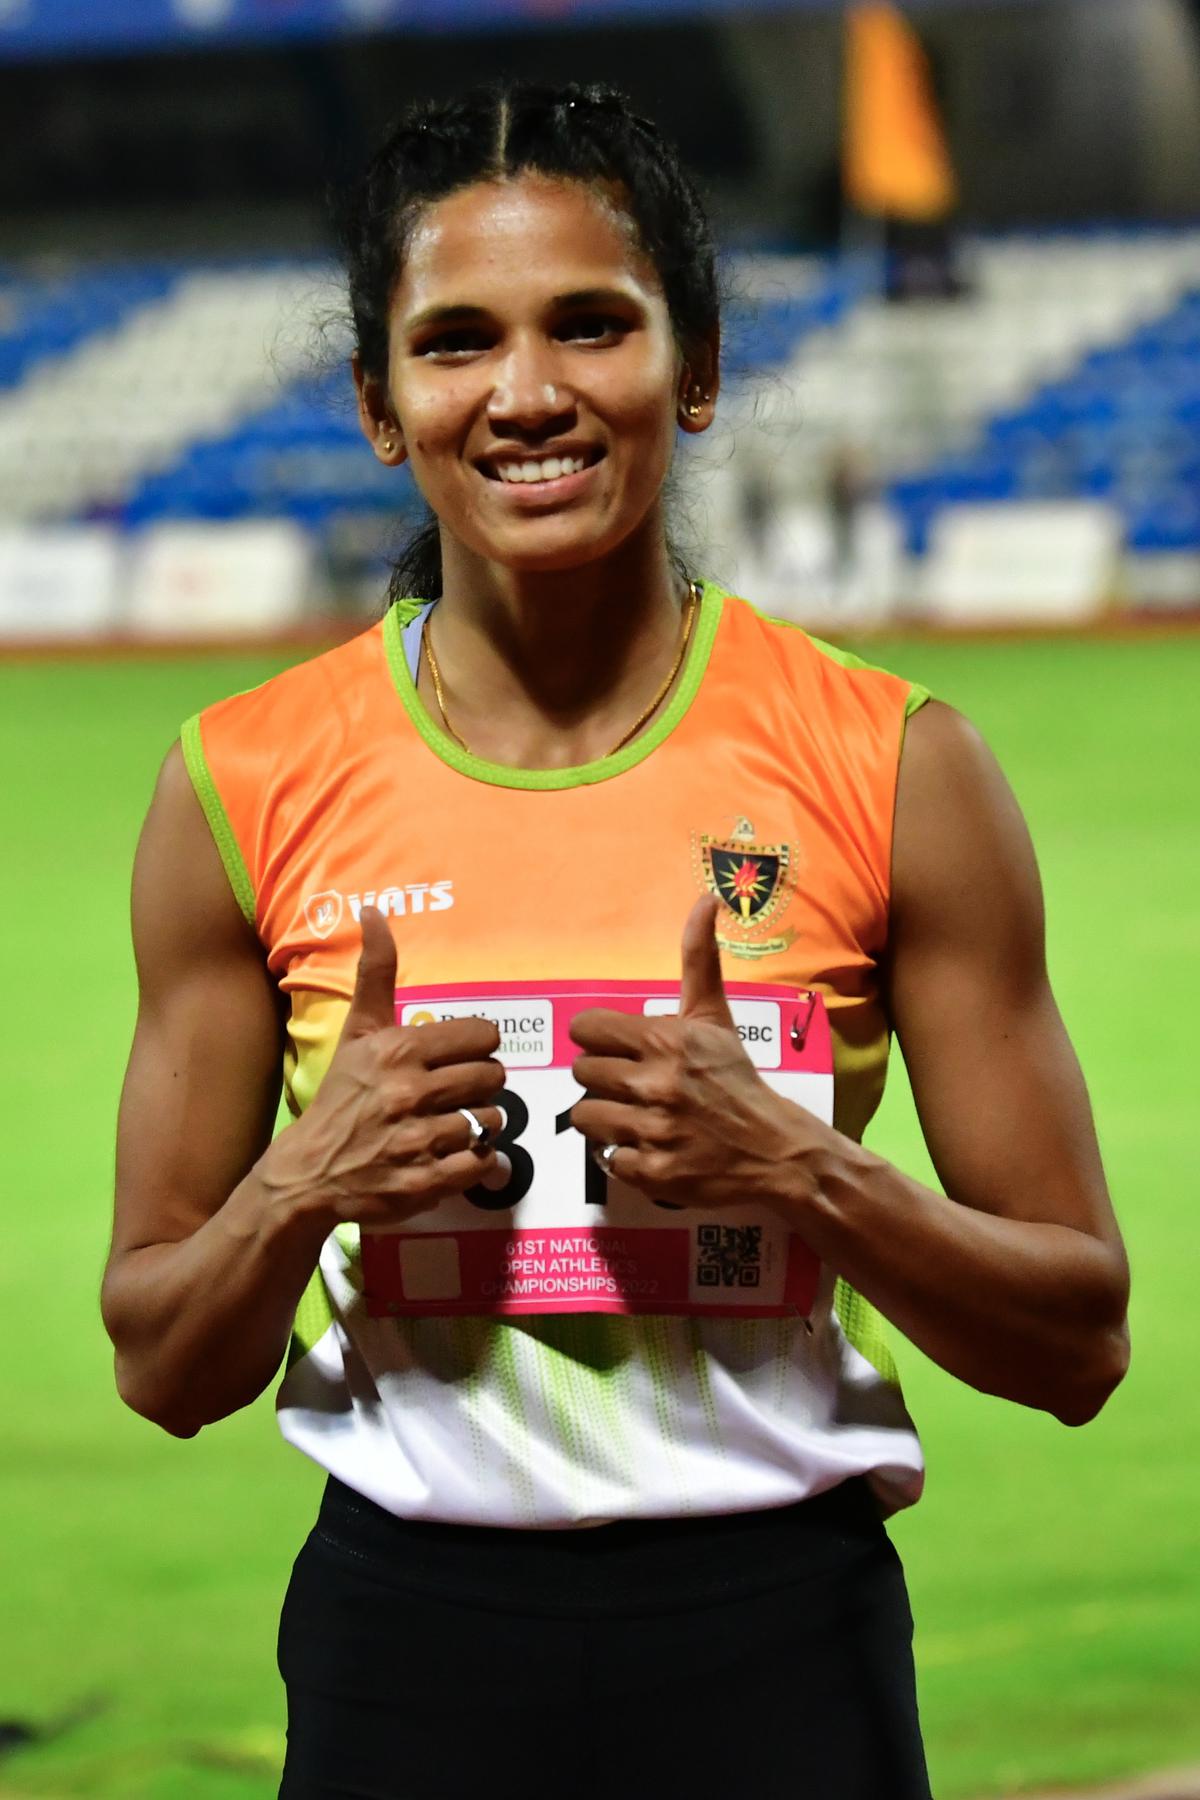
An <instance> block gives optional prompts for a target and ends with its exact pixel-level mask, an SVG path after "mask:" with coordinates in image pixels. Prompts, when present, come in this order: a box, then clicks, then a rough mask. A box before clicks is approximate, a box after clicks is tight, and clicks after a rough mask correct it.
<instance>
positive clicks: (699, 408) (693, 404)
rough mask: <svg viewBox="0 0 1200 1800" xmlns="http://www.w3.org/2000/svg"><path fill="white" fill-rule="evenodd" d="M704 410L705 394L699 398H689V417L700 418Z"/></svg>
mask: <svg viewBox="0 0 1200 1800" xmlns="http://www.w3.org/2000/svg"><path fill="white" fill-rule="evenodd" d="M703 411H704V397H703V395H701V397H700V399H699V400H689V401H688V405H687V416H688V418H689V419H698V418H699V417H700V414H701V413H702V412H703Z"/></svg>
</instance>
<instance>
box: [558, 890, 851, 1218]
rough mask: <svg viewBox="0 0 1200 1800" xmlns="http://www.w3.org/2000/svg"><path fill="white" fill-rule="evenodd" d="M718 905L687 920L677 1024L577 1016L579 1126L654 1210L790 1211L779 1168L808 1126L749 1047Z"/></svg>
mask: <svg viewBox="0 0 1200 1800" xmlns="http://www.w3.org/2000/svg"><path fill="white" fill-rule="evenodd" d="M718 904H719V903H718V902H717V901H716V900H715V899H714V898H713V897H712V896H711V895H709V894H706V895H705V896H704V897H703V899H701V900H698V901H697V902H696V904H695V906H693V908H692V910H691V912H690V913H689V914H688V917H687V921H686V923H685V925H684V928H683V942H682V946H681V978H680V989H679V1012H678V1014H677V1015H674V1016H667V1017H658V1018H641V1017H637V1016H635V1015H633V1014H630V1013H619V1012H611V1011H609V1010H607V1009H601V1008H593V1009H591V1010H589V1011H588V1012H583V1013H578V1014H577V1015H576V1017H575V1020H574V1023H573V1025H572V1027H571V1035H572V1037H573V1038H574V1040H575V1042H576V1043H577V1044H578V1045H579V1046H580V1049H581V1050H582V1052H583V1054H582V1055H581V1056H579V1057H577V1058H576V1059H575V1062H574V1064H573V1071H574V1075H575V1079H576V1081H578V1082H579V1084H580V1086H581V1087H583V1088H586V1090H587V1092H586V1095H585V1097H584V1099H582V1100H580V1101H578V1102H577V1104H576V1105H575V1106H574V1107H573V1108H572V1114H571V1116H572V1119H573V1121H574V1124H575V1128H576V1130H578V1131H581V1132H582V1133H583V1135H584V1136H585V1137H586V1138H588V1139H590V1140H591V1142H592V1143H593V1144H595V1145H596V1146H597V1147H599V1146H600V1145H603V1144H615V1145H618V1146H620V1147H619V1148H618V1150H617V1151H616V1154H615V1155H614V1156H613V1157H612V1158H611V1160H610V1161H609V1165H608V1167H609V1173H610V1174H611V1175H612V1176H614V1177H615V1178H616V1179H617V1180H619V1181H623V1182H625V1183H626V1184H627V1185H629V1186H630V1187H635V1188H638V1189H639V1190H640V1191H641V1192H642V1193H644V1194H646V1195H647V1196H648V1198H650V1199H652V1200H656V1201H659V1202H660V1203H662V1204H666V1205H671V1206H699V1207H704V1208H709V1209H711V1208H714V1207H721V1206H730V1205H740V1204H745V1203H746V1202H757V1203H759V1204H766V1205H772V1204H776V1203H778V1204H780V1205H784V1204H786V1195H785V1194H784V1193H783V1192H782V1187H781V1182H780V1168H781V1165H782V1164H784V1163H786V1161H787V1159H788V1158H789V1157H790V1156H792V1155H794V1154H795V1152H796V1145H797V1142H798V1132H799V1133H800V1134H801V1135H802V1134H803V1130H804V1126H803V1121H805V1120H809V1118H810V1115H809V1114H807V1113H805V1112H804V1110H803V1108H801V1107H798V1106H795V1105H793V1104H792V1102H790V1101H787V1100H784V1099H782V1098H781V1097H780V1096H779V1095H778V1094H776V1093H775V1092H774V1091H773V1089H771V1088H770V1087H768V1085H767V1083H766V1082H765V1081H764V1080H763V1078H762V1076H761V1075H760V1074H759V1073H758V1071H757V1070H756V1069H755V1067H754V1065H753V1063H752V1062H751V1061H750V1058H749V1057H748V1056H747V1055H746V1052H745V1050H744V1049H743V1047H742V1041H741V1038H740V1037H739V1035H738V1031H737V1026H736V1025H735V1023H734V1019H733V1014H732V1012H731V1011H730V1007H729V1001H728V999H727V998H726V994H725V983H724V980H723V978H722V975H721V958H720V953H719V951H718V948H717V940H716V919H717V910H718ZM811 1124H812V1125H813V1126H816V1125H817V1121H816V1120H811ZM821 1129H824V1128H823V1127H821Z"/></svg>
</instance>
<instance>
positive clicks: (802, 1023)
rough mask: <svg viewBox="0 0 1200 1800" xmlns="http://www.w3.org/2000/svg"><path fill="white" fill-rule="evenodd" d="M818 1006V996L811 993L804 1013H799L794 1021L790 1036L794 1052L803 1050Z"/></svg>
mask: <svg viewBox="0 0 1200 1800" xmlns="http://www.w3.org/2000/svg"><path fill="white" fill-rule="evenodd" d="M816 1004H817V996H816V994H815V992H811V991H810V993H809V996H808V1005H807V1006H806V1007H805V1008H804V1011H803V1012H802V1013H801V1012H798V1013H797V1014H796V1016H795V1018H794V1019H793V1020H792V1029H791V1032H790V1034H789V1035H790V1036H791V1040H792V1048H793V1050H803V1048H804V1045H805V1040H806V1039H807V1037H808V1029H809V1026H810V1025H811V1024H812V1016H813V1010H814V1008H815V1007H816Z"/></svg>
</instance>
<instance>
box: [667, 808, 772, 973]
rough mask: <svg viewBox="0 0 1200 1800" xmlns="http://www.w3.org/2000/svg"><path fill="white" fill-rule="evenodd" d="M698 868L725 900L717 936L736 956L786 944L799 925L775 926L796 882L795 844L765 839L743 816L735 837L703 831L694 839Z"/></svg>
mask: <svg viewBox="0 0 1200 1800" xmlns="http://www.w3.org/2000/svg"><path fill="white" fill-rule="evenodd" d="M692 843H693V851H694V854H695V858H696V862H697V865H698V866H697V874H698V875H699V877H700V879H701V881H702V882H703V884H704V886H705V887H706V888H707V889H708V891H709V892H710V893H711V894H715V895H716V897H717V899H718V900H719V901H720V902H721V912H720V914H719V916H718V919H717V940H718V942H719V944H720V946H721V948H722V950H728V951H730V952H731V953H732V954H733V955H734V956H744V957H752V958H756V957H760V956H773V955H774V954H775V953H776V952H777V951H779V950H786V949H787V947H788V945H789V944H790V943H791V942H792V940H793V938H794V937H795V935H796V934H795V932H794V931H786V932H782V933H781V932H779V931H778V930H772V921H773V920H775V919H776V918H777V917H778V915H779V913H780V912H781V911H782V910H783V909H784V908H785V907H786V906H787V904H788V902H789V901H790V899H791V897H792V895H793V893H794V892H795V888H796V880H795V875H794V873H793V869H792V849H791V845H790V844H760V843H758V842H756V841H755V839H754V832H753V827H752V826H750V825H749V822H748V821H747V820H744V819H740V820H739V821H738V825H737V828H736V829H735V831H734V834H733V836H732V837H729V838H717V837H713V836H711V835H710V834H709V833H708V832H702V833H701V834H700V835H699V836H698V837H694V838H693V840H692Z"/></svg>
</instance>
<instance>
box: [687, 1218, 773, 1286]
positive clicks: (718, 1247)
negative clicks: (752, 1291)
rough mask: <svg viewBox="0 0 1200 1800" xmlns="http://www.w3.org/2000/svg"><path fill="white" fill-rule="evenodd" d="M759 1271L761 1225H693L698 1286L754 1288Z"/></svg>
mask: <svg viewBox="0 0 1200 1800" xmlns="http://www.w3.org/2000/svg"><path fill="white" fill-rule="evenodd" d="M761 1274H762V1226H761V1225H698V1226H697V1227H696V1285H697V1286H698V1287H710V1288H715V1287H743V1288H752V1287H757V1286H758V1284H759V1277H760V1275H761Z"/></svg>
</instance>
